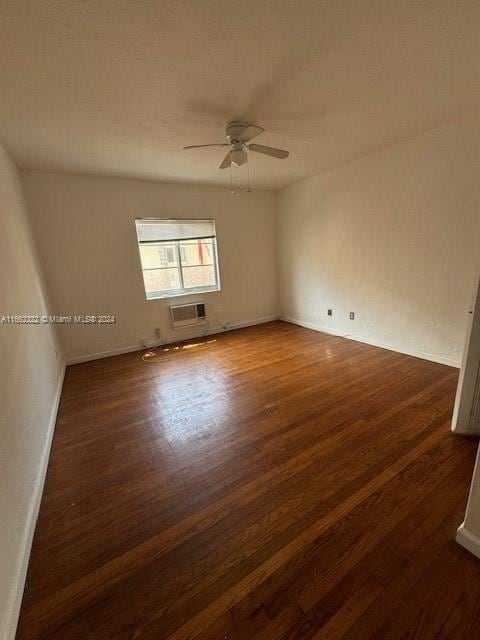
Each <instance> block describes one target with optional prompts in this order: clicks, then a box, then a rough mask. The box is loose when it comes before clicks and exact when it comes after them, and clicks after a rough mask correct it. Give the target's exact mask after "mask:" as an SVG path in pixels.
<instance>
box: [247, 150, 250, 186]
mask: <svg viewBox="0 0 480 640" xmlns="http://www.w3.org/2000/svg"><path fill="white" fill-rule="evenodd" d="M247 193H250V162H249V161H248V156H247Z"/></svg>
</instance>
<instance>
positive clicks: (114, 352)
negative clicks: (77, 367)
mask: <svg viewBox="0 0 480 640" xmlns="http://www.w3.org/2000/svg"><path fill="white" fill-rule="evenodd" d="M278 318H279V316H278V315H275V316H266V317H263V318H256V319H255V320H247V321H246V322H234V323H231V324H227V325H224V326H219V327H210V328H208V329H207V330H206V331H202V332H200V333H198V332H197V333H194V334H191V335H184V334H183V335H181V336H180V335H179V336H178V337H177V336H171V337H169V338H168V339H167V340H163V341H161V342H160V341H158V342H155V341H152V342H149V343H148V345H147V348H154V347H159V346H161V345H162V344H172V343H174V342H178V341H180V340H195V339H196V338H200V337H203V336H210V335H213V334H215V333H224V332H225V331H233V330H235V329H243V328H245V327H253V326H254V325H257V324H265V323H266V322H273V321H274V320H278ZM144 349H145V347H142V346H140V345H139V344H134V345H133V344H132V345H127V346H125V347H118V348H116V349H109V350H108V351H98V352H97V353H88V354H85V355H83V356H75V357H74V358H68V360H67V365H68V366H69V365H72V364H80V363H81V362H90V361H91V360H100V359H101V358H110V357H111V356H119V355H122V354H124V353H133V352H134V351H143V350H144Z"/></svg>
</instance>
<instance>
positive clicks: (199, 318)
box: [170, 303, 207, 329]
mask: <svg viewBox="0 0 480 640" xmlns="http://www.w3.org/2000/svg"><path fill="white" fill-rule="evenodd" d="M170 318H171V321H172V327H173V328H174V329H178V328H179V327H191V326H193V325H196V324H205V323H206V321H207V314H206V309H205V304H204V303H193V304H179V305H176V306H174V307H170Z"/></svg>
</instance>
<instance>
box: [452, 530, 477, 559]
mask: <svg viewBox="0 0 480 640" xmlns="http://www.w3.org/2000/svg"><path fill="white" fill-rule="evenodd" d="M455 540H456V541H457V542H458V544H460V545H461V546H462V547H463V548H464V549H467V551H470V553H473V555H474V556H477V558H480V538H479V537H478V536H476V535H475V534H473V533H472V532H471V531H469V530H468V529H466V528H465V523H464V522H463V523H462V524H461V525H460V526H459V527H458V529H457V535H456V536H455Z"/></svg>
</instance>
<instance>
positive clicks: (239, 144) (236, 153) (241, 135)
mask: <svg viewBox="0 0 480 640" xmlns="http://www.w3.org/2000/svg"><path fill="white" fill-rule="evenodd" d="M264 131H265V129H263V128H262V127H258V126H257V125H256V124H250V123H248V122H238V121H236V120H235V121H233V122H229V123H228V124H227V126H226V128H225V136H226V138H227V140H228V142H221V143H219V144H193V145H190V146H188V147H183V148H184V149H187V150H188V149H206V148H220V147H230V150H229V151H228V152H227V155H226V156H225V158H224V159H223V162H222V164H221V165H220V169H228V167H231V166H232V164H235V165H237V166H238V167H240V166H242V164H245V163H246V162H247V159H248V155H247V151H256V152H257V153H263V154H265V155H266V156H271V157H272V158H279V159H280V160H283V159H284V158H288V151H284V150H283V149H275V148H274V147H266V146H265V145H263V144H255V143H254V144H247V142H250V140H252V139H253V138H255V137H256V136H258V135H260V134H261V133H263V132H264Z"/></svg>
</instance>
